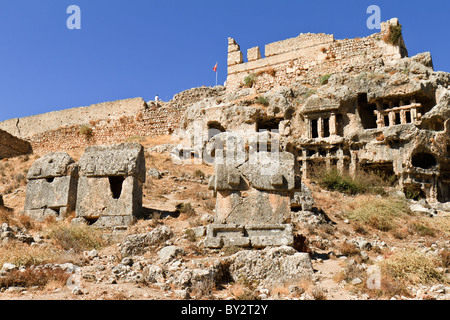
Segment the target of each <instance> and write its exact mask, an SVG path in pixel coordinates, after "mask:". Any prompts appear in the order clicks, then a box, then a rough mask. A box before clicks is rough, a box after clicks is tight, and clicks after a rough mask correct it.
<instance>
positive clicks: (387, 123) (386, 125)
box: [384, 114, 389, 127]
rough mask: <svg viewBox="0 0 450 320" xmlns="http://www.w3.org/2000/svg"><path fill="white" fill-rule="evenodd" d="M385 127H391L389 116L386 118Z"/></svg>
mask: <svg viewBox="0 0 450 320" xmlns="http://www.w3.org/2000/svg"><path fill="white" fill-rule="evenodd" d="M384 126H385V127H389V116H388V115H387V114H386V115H385V116H384Z"/></svg>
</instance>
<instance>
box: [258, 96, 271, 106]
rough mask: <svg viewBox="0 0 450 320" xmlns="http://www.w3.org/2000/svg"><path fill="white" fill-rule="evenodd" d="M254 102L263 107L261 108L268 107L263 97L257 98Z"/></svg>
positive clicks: (267, 102)
mask: <svg viewBox="0 0 450 320" xmlns="http://www.w3.org/2000/svg"><path fill="white" fill-rule="evenodd" d="M255 102H256V103H257V104H260V105H263V106H266V107H267V106H268V105H269V101H268V100H267V99H266V98H264V97H263V96H259V97H258V98H257V99H256V100H255Z"/></svg>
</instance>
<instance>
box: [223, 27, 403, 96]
mask: <svg viewBox="0 0 450 320" xmlns="http://www.w3.org/2000/svg"><path fill="white" fill-rule="evenodd" d="M390 24H392V25H398V20H396V19H393V20H392V21H390V22H386V23H383V24H382V31H381V32H380V33H376V34H373V35H370V36H368V37H365V38H355V39H345V40H335V39H334V36H333V35H327V34H323V33H320V34H311V33H308V34H300V35H299V36H298V37H296V38H291V39H287V40H283V41H278V42H275V43H271V44H268V45H266V47H265V55H266V57H264V58H261V53H260V52H259V48H258V47H255V48H251V49H249V50H248V51H247V59H248V62H245V63H244V60H243V54H242V52H241V50H240V47H239V45H238V44H237V43H236V41H235V40H234V39H232V38H229V43H228V44H229V45H228V78H227V90H228V91H233V90H236V89H238V88H239V87H242V86H243V84H244V79H245V77H246V76H248V75H251V76H253V78H254V81H253V83H252V85H253V87H255V88H256V89H258V90H261V91H267V90H268V89H270V88H271V87H275V86H288V85H292V84H293V83H294V82H301V83H303V84H309V85H311V86H316V85H318V84H319V79H320V77H321V76H323V75H327V74H333V73H338V72H351V71H353V72H358V71H364V70H365V71H367V69H368V65H369V64H372V65H376V64H379V63H380V59H382V61H384V62H389V61H392V60H395V59H399V58H401V57H402V55H405V52H406V48H404V43H403V39H399V41H398V43H397V44H396V45H391V44H388V43H386V42H385V41H383V37H384V36H385V35H386V34H387V33H388V32H389V26H390Z"/></svg>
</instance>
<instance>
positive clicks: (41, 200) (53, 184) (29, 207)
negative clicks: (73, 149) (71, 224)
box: [25, 152, 78, 220]
mask: <svg viewBox="0 0 450 320" xmlns="http://www.w3.org/2000/svg"><path fill="white" fill-rule="evenodd" d="M27 178H28V183H27V190H26V197H25V213H26V214H28V215H30V216H31V217H33V218H34V219H36V220H43V219H46V218H47V217H49V216H53V217H55V218H56V219H63V218H65V217H66V216H67V214H68V213H69V212H70V211H74V210H75V204H76V197H77V185H78V166H77V164H76V163H75V162H74V160H73V159H72V158H71V157H70V156H69V155H68V154H66V153H62V152H52V153H49V154H46V155H45V156H43V157H42V158H40V159H38V160H36V161H35V162H34V163H33V165H32V166H31V168H30V169H29V171H28V174H27Z"/></svg>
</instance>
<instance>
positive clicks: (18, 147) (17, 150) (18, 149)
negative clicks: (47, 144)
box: [0, 130, 32, 159]
mask: <svg viewBox="0 0 450 320" xmlns="http://www.w3.org/2000/svg"><path fill="white" fill-rule="evenodd" d="M31 152H32V149H31V145H30V143H29V142H28V141H25V140H22V139H19V138H17V137H15V136H13V135H12V134H9V133H8V132H6V131H3V130H0V159H3V158H11V157H17V156H20V155H23V154H29V153H31Z"/></svg>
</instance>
